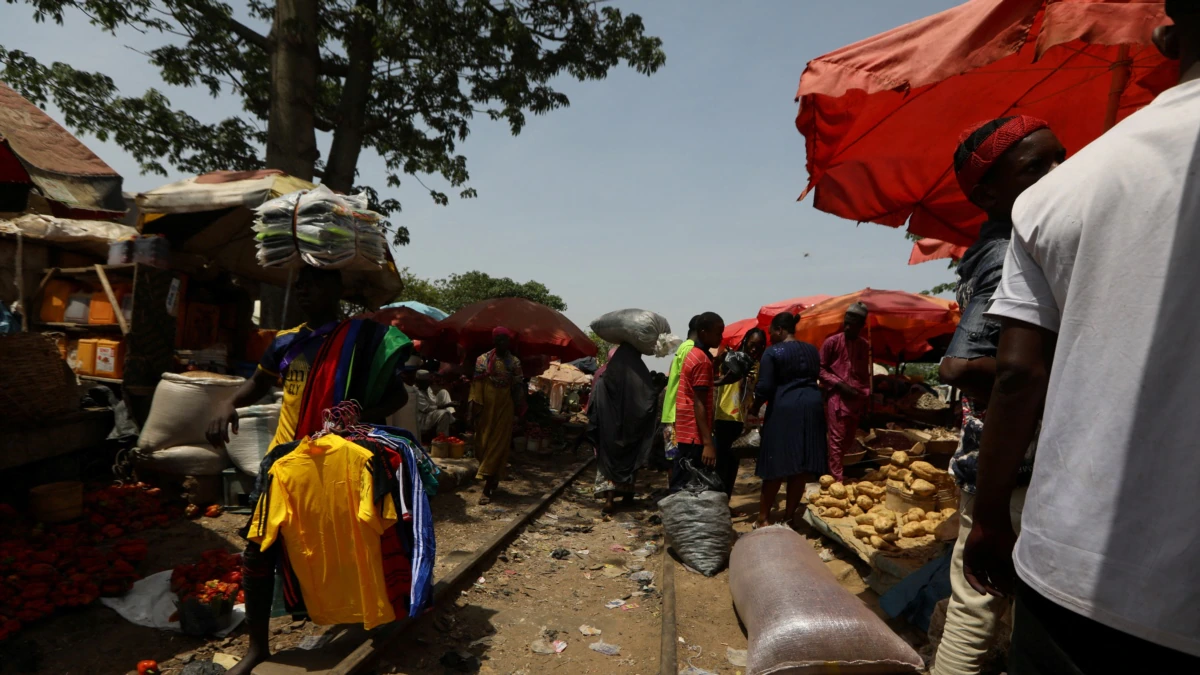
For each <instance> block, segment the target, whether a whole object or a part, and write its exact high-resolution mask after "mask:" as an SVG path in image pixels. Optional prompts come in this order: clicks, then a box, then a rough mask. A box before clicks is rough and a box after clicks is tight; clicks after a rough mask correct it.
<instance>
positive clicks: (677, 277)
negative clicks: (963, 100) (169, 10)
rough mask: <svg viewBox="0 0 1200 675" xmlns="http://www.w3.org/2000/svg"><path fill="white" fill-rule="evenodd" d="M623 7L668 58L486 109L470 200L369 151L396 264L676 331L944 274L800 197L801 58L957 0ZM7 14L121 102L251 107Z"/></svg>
mask: <svg viewBox="0 0 1200 675" xmlns="http://www.w3.org/2000/svg"><path fill="white" fill-rule="evenodd" d="M232 4H233V5H235V6H237V5H240V4H241V3H238V2H237V1H236V0H234V1H233V2H232ZM612 4H614V5H616V6H618V7H620V8H621V9H622V10H623V11H626V12H633V13H637V14H640V15H641V16H642V18H643V20H644V22H645V25H646V29H647V32H648V33H649V34H651V35H657V36H659V37H661V38H662V40H663V49H664V50H665V52H666V55H667V62H666V65H665V66H664V67H663V68H661V69H660V70H659V71H658V72H657V73H655V74H654V75H652V76H650V77H646V76H643V75H639V74H638V73H636V72H635V71H633V70H632V69H629V68H625V67H619V68H616V69H614V70H613V71H611V72H610V74H609V77H608V78H607V79H605V80H602V81H598V82H582V83H580V82H575V81H573V80H569V79H565V80H562V81H561V82H559V83H558V85H559V87H560V89H561V90H562V91H563V92H565V93H566V94H567V95H568V96H569V97H570V99H571V106H570V107H569V108H567V109H563V110H556V111H552V112H550V113H548V114H547V115H544V116H532V115H531V116H529V117H528V124H527V126H526V127H525V129H524V130H523V131H522V133H521V135H519V136H516V137H514V136H512V135H511V133H510V131H509V129H508V127H507V125H505V124H503V123H495V122H491V121H490V120H488V119H486V118H477V119H476V121H475V123H474V124H473V125H472V127H471V135H470V137H469V138H468V139H467V141H466V142H465V143H463V144H461V145H460V146H459V150H460V152H462V154H464V155H466V157H467V160H468V169H469V170H470V173H471V181H470V185H471V186H472V187H474V188H475V189H476V190H478V193H479V196H478V197H477V198H475V199H467V200H461V199H457V198H454V197H452V198H451V202H450V204H449V205H448V206H438V205H435V204H433V203H432V201H431V200H430V199H429V197H428V196H427V195H426V194H425V193H424V192H423V191H422V190H421V189H420V188H419V186H417V185H416V182H415V181H413V180H412V179H411V178H409V179H407V180H406V181H405V185H404V186H402V187H401V188H400V189H399V190H396V191H392V192H390V193H389V192H388V191H387V188H386V183H385V181H384V176H385V174H384V171H383V163H382V161H381V160H380V159H379V158H378V157H377V156H374V155H373V154H371V153H370V152H364V155H363V160H362V161H360V163H359V170H360V183H367V184H373V185H375V186H377V187H378V188H379V189H380V191H381V193H384V194H385V195H387V194H391V195H393V196H397V197H398V198H400V199H401V200H402V201H403V203H404V210H403V213H401V214H399V215H398V216H396V217H395V218H393V221H394V222H396V223H398V224H403V225H405V226H407V227H408V228H409V230H410V233H411V237H412V243H411V244H410V245H409V246H407V247H401V248H398V249H396V250H395V251H394V253H395V256H396V261H397V264H398V265H400V266H401V267H404V266H407V267H409V268H410V269H411V270H412V271H413V272H415V273H416V274H417V275H419V276H422V277H431V278H438V277H444V276H446V275H449V274H451V273H454V272H466V271H468V270H473V269H478V270H482V271H484V272H487V273H488V274H491V275H493V276H507V277H512V278H513V279H516V280H518V281H525V280H528V279H536V280H538V281H540V282H542V283H544V284H546V285H547V286H548V287H549V288H550V290H551V291H552V292H554V293H557V294H559V295H561V296H562V297H563V299H564V301H565V302H566V303H567V305H568V309H567V312H566V314H567V316H568V317H569V318H571V319H572V320H573V321H575V322H576V323H577V324H579V325H580V326H581V327H585V328H586V325H587V324H588V323H590V322H591V321H592V320H593V319H594V318H596V317H597V316H599V315H601V314H603V313H604V312H607V311H610V310H614V309H621V308H625V307H638V308H643V309H649V310H652V311H655V312H658V313H660V314H663V315H664V316H666V317H667V319H668V320H669V321H670V322H671V325H672V327H673V328H674V329H675V332H677V333H679V334H683V333H684V332H686V329H687V322H688V319H689V318H690V317H691V316H693V315H695V314H698V313H700V312H703V311H715V312H717V313H719V314H720V315H721V316H722V317H723V318H724V319H725V320H726V322H727V323H731V322H733V321H736V320H738V319H743V318H747V317H751V316H754V315H755V314H756V313H757V311H758V308H759V307H760V306H761V305H764V304H767V303H770V302H775V301H778V300H783V299H786V298H791V297H797V296H805V295H813V294H818V293H824V294H830V295H840V294H843V293H849V292H852V291H855V290H859V289H862V288H865V287H868V286H869V287H872V288H878V289H899V290H906V291H914V292H919V291H921V290H923V289H926V288H930V287H932V286H934V285H936V284H939V283H942V282H946V281H950V280H952V273H951V272H950V271H949V270H948V269H947V267H946V264H945V262H944V261H935V262H930V263H925V264H923V265H917V266H909V265H908V264H907V262H908V255H909V251H910V249H911V242H909V241H907V240H906V239H905V238H904V233H903V231H900V230H893V229H891V228H886V227H882V226H879V225H873V224H862V225H858V224H856V223H854V222H852V221H848V220H843V219H840V218H837V217H834V216H831V215H828V214H825V213H822V212H819V211H817V210H816V209H815V208H813V206H812V200H811V199H807V200H805V201H804V202H797V201H796V198H797V197H798V196H799V195H800V193H801V192H802V190H803V189H804V186H805V182H806V180H807V173H806V171H805V168H804V166H805V163H804V162H805V158H804V139H803V137H802V136H801V135H800V134H799V132H797V131H796V127H795V124H794V122H795V117H796V111H797V104H796V103H795V102H794V98H795V94H796V88H797V85H798V83H799V79H800V74H801V72H803V70H804V66H805V63H807V62H808V61H809V60H810V59H813V58H815V57H817V56H820V55H822V54H825V53H827V52H829V51H832V50H834V49H837V48H839V47H841V46H844V45H847V44H850V43H853V42H855V41H858V40H861V39H863V38H866V37H869V36H871V35H875V34H877V33H881V32H883V31H885V30H888V29H890V28H893V27H895V26H899V25H901V24H903V23H907V22H909V21H912V20H914V19H918V18H921V17H923V16H927V15H929V14H933V13H936V12H938V11H941V10H944V9H947V8H949V7H951V6H953V5H955V4H958V3H957V2H955V1H954V0H905V1H904V2H896V0H843V1H841V2H821V1H818V0H770V1H768V0H761V1H759V2H752V3H746V2H728V1H718V0H691V1H689V0H642V1H640V2H635V1H631V0H618V1H616V2H614V3H612ZM239 13H240V12H239ZM3 14H4V18H5V20H4V21H2V22H0V45H3V46H4V48H6V49H20V50H23V51H26V52H29V53H30V54H32V55H33V56H35V57H37V58H39V59H41V60H43V61H45V62H50V61H63V62H66V63H69V64H71V65H73V66H75V67H77V68H85V69H89V70H97V71H101V72H105V73H107V74H109V75H110V76H112V77H113V79H114V80H115V81H116V83H117V84H118V86H119V87H121V89H122V92H123V93H125V94H127V95H137V94H140V93H142V92H143V91H145V90H146V89H148V88H151V87H155V88H159V89H160V90H162V91H164V92H165V93H166V94H167V95H168V97H169V98H170V99H171V101H172V102H173V103H175V104H176V105H177V106H179V107H182V108H184V109H186V110H187V111H188V112H190V113H191V114H193V115H195V116H196V117H198V118H200V119H202V120H204V121H212V120H216V119H220V118H222V117H224V116H227V115H230V114H234V113H236V112H237V111H238V110H240V103H239V101H238V100H237V99H235V98H232V97H228V98H222V99H213V98H211V97H210V96H208V94H207V92H204V91H200V90H187V89H176V88H169V87H164V86H163V85H162V83H161V81H160V80H159V79H158V75H157V71H156V70H155V69H154V68H153V67H151V66H150V65H149V64H147V63H146V60H145V57H143V56H141V55H140V54H138V53H137V52H136V51H135V48H136V49H144V48H145V46H146V45H147V44H153V43H154V42H155V41H156V40H161V38H158V37H157V36H152V35H151V36H142V35H139V34H136V33H129V34H125V33H121V34H119V35H117V36H109V35H107V34H104V33H102V32H101V31H99V30H97V29H96V28H94V27H92V26H90V25H88V24H87V22H86V20H85V19H84V18H83V17H82V16H81V15H68V16H67V21H66V25H65V26H57V25H55V24H53V23H51V24H48V25H47V24H37V23H35V22H34V21H33V19H32V13H31V12H30V11H29V9H28V5H23V4H18V5H6V6H5V8H4V9H3ZM48 112H50V113H51V115H53V116H55V117H56V118H58V119H61V116H59V115H58V113H57V111H56V110H55V109H54V108H53V107H51V108H49V109H48ZM81 138H82V139H83V140H84V142H85V143H87V144H88V145H89V146H90V147H91V148H92V149H93V150H94V151H95V152H96V153H97V154H99V155H100V156H101V157H102V158H103V159H104V160H105V161H107V162H108V163H109V164H110V165H111V166H112V167H113V168H114V169H116V170H117V171H118V172H119V173H121V174H122V175H123V176H124V178H125V190H126V191H127V192H136V191H141V190H148V189H152V188H155V187H158V186H160V185H163V184H166V183H168V182H171V181H173V180H179V179H181V178H184V177H186V176H184V175H183V174H179V173H176V174H172V175H171V176H168V177H166V178H164V177H162V176H158V175H149V176H143V175H140V173H139V170H138V166H137V163H136V162H135V161H134V160H133V159H132V158H131V157H130V156H129V155H128V154H127V153H125V152H124V151H123V150H121V149H120V148H119V147H118V146H116V145H114V144H112V143H104V142H100V141H97V140H96V139H93V138H89V137H86V136H81ZM327 148H328V145H327V143H326V145H325V147H324V149H327ZM426 182H427V183H428V184H430V185H431V186H437V185H439V184H438V182H437V181H436V180H432V181H430V180H429V179H426ZM447 192H448V193H450V194H455V192H454V191H449V190H447ZM655 366H657V367H659V368H661V367H662V364H661V363H657V364H654V365H652V367H655Z"/></svg>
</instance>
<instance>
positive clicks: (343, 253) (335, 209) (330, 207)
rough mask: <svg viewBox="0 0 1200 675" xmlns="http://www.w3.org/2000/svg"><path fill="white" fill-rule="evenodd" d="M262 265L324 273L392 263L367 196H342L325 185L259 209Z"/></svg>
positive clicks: (267, 203)
mask: <svg viewBox="0 0 1200 675" xmlns="http://www.w3.org/2000/svg"><path fill="white" fill-rule="evenodd" d="M255 213H256V214H257V218H256V219H255V221H254V231H255V232H257V233H258V234H257V235H256V237H255V239H257V240H258V262H259V264H261V265H262V266H263V267H288V266H295V265H299V264H301V263H303V264H306V265H311V266H313V267H321V268H324V269H374V268H378V267H380V266H382V265H383V264H384V263H386V262H387V238H386V235H385V234H384V231H383V228H382V227H380V225H379V220H380V218H381V216H380V215H379V214H378V213H375V212H374V211H371V210H369V209H368V208H367V197H366V195H363V194H358V195H339V194H336V193H334V192H333V191H332V190H330V189H329V188H327V187H325V186H324V185H319V186H317V187H316V189H313V190H308V191H304V190H301V191H299V192H292V193H290V194H286V195H283V196H282V197H279V198H277V199H272V200H271V201H269V202H266V203H264V204H263V205H262V206H259V207H258V208H257V209H255Z"/></svg>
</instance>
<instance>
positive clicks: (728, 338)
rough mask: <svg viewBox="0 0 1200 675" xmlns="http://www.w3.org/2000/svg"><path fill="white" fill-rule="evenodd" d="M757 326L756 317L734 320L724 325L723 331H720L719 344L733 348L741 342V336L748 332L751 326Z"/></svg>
mask: <svg viewBox="0 0 1200 675" xmlns="http://www.w3.org/2000/svg"><path fill="white" fill-rule="evenodd" d="M757 327H758V319H742V320H741V321H734V322H733V323H731V324H728V325H726V326H725V332H724V333H721V344H723V345H725V346H726V347H730V348H735V347H737V346H738V345H740V344H742V338H744V337H746V333H748V332H750V329H751V328H757Z"/></svg>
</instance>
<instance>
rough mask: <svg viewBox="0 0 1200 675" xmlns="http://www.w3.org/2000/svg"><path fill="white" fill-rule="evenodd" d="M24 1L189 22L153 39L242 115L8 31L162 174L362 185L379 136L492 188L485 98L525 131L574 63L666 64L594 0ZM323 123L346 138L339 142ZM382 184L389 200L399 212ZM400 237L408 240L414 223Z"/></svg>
mask: <svg viewBox="0 0 1200 675" xmlns="http://www.w3.org/2000/svg"><path fill="white" fill-rule="evenodd" d="M20 1H22V0H7V2H8V3H9V4H13V3H16V2H20ZM23 1H24V2H26V3H27V4H29V5H31V6H32V8H33V17H34V19H35V20H36V21H46V20H47V19H49V20H53V21H55V22H57V23H59V24H62V23H63V21H64V20H65V17H66V16H67V14H68V12H69V11H70V10H78V11H80V12H82V13H83V15H85V16H86V17H87V18H88V20H89V21H90V22H91V23H92V24H93V25H95V26H96V27H97V28H99V29H102V30H104V31H108V32H115V31H117V30H120V29H133V30H135V31H139V32H141V33H160V34H163V35H168V36H172V37H174V38H175V41H174V42H173V43H171V44H167V45H164V46H162V47H158V48H155V49H151V50H150V51H148V52H146V56H147V58H148V59H149V61H150V63H151V64H152V65H154V66H155V67H156V68H158V70H159V73H160V75H161V77H162V80H163V82H164V83H165V84H168V85H173V86H182V87H202V88H204V89H206V90H208V92H209V93H210V94H211V95H212V96H213V97H214V98H216V97H220V96H223V95H232V96H235V97H237V98H239V99H240V103H241V105H240V108H241V111H242V113H241V114H238V115H234V116H230V117H227V118H225V119H223V120H220V121H216V122H205V121H201V120H199V119H197V118H196V117H194V116H192V115H191V114H189V113H188V112H186V111H183V110H179V109H177V108H174V107H173V106H172V105H171V102H170V101H169V100H168V99H167V97H166V96H164V95H163V94H162V93H161V92H159V91H158V90H156V89H150V90H148V91H147V92H145V93H144V94H142V95H140V96H124V95H122V94H121V92H119V91H118V90H117V88H116V86H115V85H114V84H113V81H112V79H111V78H110V77H109V76H107V75H105V74H103V73H96V72H88V71H84V70H77V69H75V68H74V67H72V66H70V65H68V64H65V63H53V64H51V65H49V66H47V65H45V64H42V63H39V62H38V61H37V60H35V59H34V58H33V57H31V56H30V55H29V54H26V53H24V52H21V51H17V50H6V49H4V47H3V46H2V45H0V64H2V65H3V67H4V68H3V71H2V73H0V78H2V79H3V80H4V81H5V82H7V83H8V84H9V85H10V86H12V87H13V88H15V89H17V90H18V91H20V92H21V93H22V94H23V95H24V96H25V97H26V98H29V99H30V100H31V101H33V102H34V103H37V104H41V105H44V104H45V103H46V102H47V101H51V100H52V101H53V102H54V103H55V105H57V106H58V108H59V109H60V110H61V111H62V113H63V115H64V116H65V118H66V123H67V125H68V126H70V127H71V128H73V129H74V130H76V131H78V132H83V133H90V134H93V135H95V136H96V137H97V138H99V139H101V140H109V139H111V140H113V141H114V142H116V143H117V144H118V145H120V146H121V147H122V148H124V149H125V150H126V151H128V152H129V153H130V154H132V155H133V157H134V158H135V159H136V160H137V161H138V162H139V163H140V165H141V167H142V170H143V171H145V172H153V173H159V174H164V175H165V174H166V171H167V167H168V166H171V167H174V168H176V169H178V170H180V171H185V172H188V173H203V172H207V171H212V170H216V169H258V168H264V167H267V168H276V169H281V170H283V171H285V172H287V173H290V174H292V175H295V176H298V177H300V178H304V179H309V180H311V179H313V178H316V177H320V178H321V179H322V181H323V182H324V183H325V184H327V185H329V187H331V188H333V189H335V190H340V191H350V190H352V189H356V188H355V183H356V181H357V168H358V160H359V156H360V154H361V153H362V151H363V150H364V149H365V148H370V149H373V150H374V151H375V152H377V153H378V154H379V155H380V156H381V157H382V158H383V159H384V162H385V164H386V167H387V184H388V186H389V187H392V188H396V187H399V186H400V184H401V177H402V176H403V175H410V176H413V177H414V178H415V179H416V180H417V181H418V182H419V183H420V184H421V185H422V187H424V188H425V189H426V190H428V192H429V194H430V196H431V197H432V198H433V200H434V201H435V202H437V203H439V204H446V203H448V201H449V198H448V197H447V195H446V194H445V193H443V192H442V191H440V190H437V189H433V188H429V187H426V186H425V184H424V182H422V180H421V176H422V175H438V176H441V178H442V179H444V181H445V182H446V183H448V184H449V186H450V187H451V188H454V189H457V190H459V196H460V197H464V198H466V197H473V196H475V191H474V189H473V188H470V187H467V181H468V179H469V174H468V172H467V164H466V158H465V157H463V156H462V155H460V154H457V144H458V143H459V142H462V141H463V140H464V139H465V138H466V137H467V134H468V133H469V132H470V128H469V125H470V122H471V121H472V119H473V118H474V115H475V114H476V113H480V114H484V115H487V116H488V117H489V118H491V119H492V120H504V121H505V122H507V123H508V125H509V127H510V128H511V130H512V133H513V134H518V133H520V131H521V129H522V127H524V125H525V115H526V113H527V112H528V113H533V114H544V113H546V112H549V111H551V110H554V109H556V108H563V107H566V106H567V105H569V103H570V101H569V100H568V98H567V96H566V95H565V94H563V93H562V92H560V91H557V90H556V89H554V87H552V86H551V84H550V82H551V80H552V79H554V78H555V77H557V76H560V75H568V76H570V77H573V78H575V79H576V80H580V81H584V80H599V79H603V78H604V77H606V76H607V74H608V71H609V70H610V69H611V68H613V67H615V66H617V65H620V64H621V63H627V64H628V65H630V66H632V67H633V68H635V69H636V70H637V71H638V72H640V73H643V74H646V75H649V74H652V73H654V72H655V71H657V70H658V68H659V67H661V66H662V65H663V63H665V61H666V56H665V55H664V53H663V50H662V41H661V40H660V39H659V38H656V37H651V36H647V35H646V34H645V31H644V26H643V23H642V19H641V17H639V16H638V15H636V14H629V15H624V14H622V12H621V11H620V10H618V9H616V8H615V7H607V6H604V7H602V6H600V5H599V3H597V2H595V1H593V0H493V1H488V0H427V1H423V2H389V1H387V0H384V1H383V2H381V1H380V0H250V1H249V3H248V16H247V17H245V20H242V19H241V18H238V17H235V15H234V11H233V8H232V7H231V6H230V5H228V4H226V3H224V2H221V0H23ZM9 20H11V17H9ZM264 29H267V30H264ZM317 131H322V132H327V133H328V134H330V136H331V142H330V144H329V150H328V152H326V153H325V154H324V155H322V154H321V152H320V150H319V148H318V144H317V138H316V132H317ZM370 194H371V195H372V196H373V197H374V198H375V199H374V202H375V203H374V206H376V207H377V208H378V209H379V210H380V211H382V212H384V213H393V212H396V211H398V210H399V209H400V203H399V202H398V201H397V200H396V199H394V198H386V199H379V195H378V194H377V193H376V192H375V191H373V190H371V191H370ZM394 240H395V241H396V243H398V244H404V243H407V242H408V231H407V229H406V228H403V227H401V228H397V229H396V232H395V237H394Z"/></svg>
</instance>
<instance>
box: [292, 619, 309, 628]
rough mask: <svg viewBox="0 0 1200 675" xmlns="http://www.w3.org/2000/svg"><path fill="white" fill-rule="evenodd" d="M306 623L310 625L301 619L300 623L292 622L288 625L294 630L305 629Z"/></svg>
mask: <svg viewBox="0 0 1200 675" xmlns="http://www.w3.org/2000/svg"><path fill="white" fill-rule="evenodd" d="M306 623H308V622H307V621H305V620H304V619H301V620H299V621H293V622H291V623H290V624H288V625H289V626H290V627H292V628H293V629H295V628H303V627H304V624H306Z"/></svg>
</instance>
